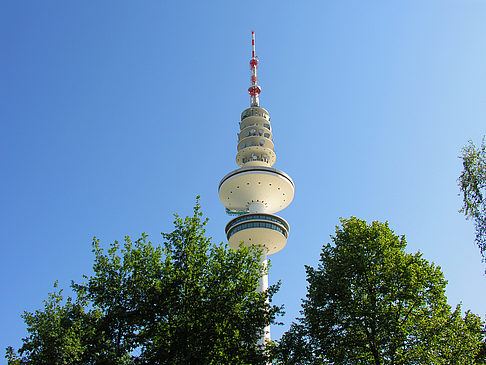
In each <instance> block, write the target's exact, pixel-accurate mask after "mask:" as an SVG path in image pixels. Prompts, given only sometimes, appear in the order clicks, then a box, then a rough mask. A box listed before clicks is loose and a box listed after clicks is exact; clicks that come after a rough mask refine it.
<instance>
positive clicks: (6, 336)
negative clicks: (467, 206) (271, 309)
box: [0, 0, 486, 351]
mask: <svg viewBox="0 0 486 365" xmlns="http://www.w3.org/2000/svg"><path fill="white" fill-rule="evenodd" d="M485 19H486V2H484V1H482V0H481V1H480V0H457V1H449V0H429V1H423V0H407V1H358V0H349V1H338V0H334V1H322V0H319V1H300V2H297V1H282V0H279V1H276V0H268V1H267V0H265V1H253V2H250V1H227V0H225V1H219V2H216V1H204V2H203V1H149V0H146V1H143V2H134V1H54V0H52V1H33V0H32V1H27V0H25V1H15V0H4V1H2V2H1V4H0V34H1V35H2V36H1V37H0V49H1V54H2V56H1V57H0V84H1V88H0V123H1V129H0V131H1V135H0V136H1V143H0V153H1V156H2V158H1V160H0V161H1V166H0V167H1V170H0V171H1V174H2V178H1V180H0V186H1V189H0V215H1V216H0V227H1V233H2V240H1V242H2V243H1V245H2V255H1V256H0V260H1V262H0V274H1V275H0V280H1V282H0V288H1V293H2V295H1V297H2V301H1V304H0V306H1V307H0V315H1V319H0V323H1V328H2V329H1V331H0V347H1V348H2V349H3V348H5V347H6V346H7V345H13V346H16V347H18V346H19V345H20V338H21V337H23V336H25V334H26V332H25V326H24V324H23V321H22V319H21V318H20V314H21V313H22V312H23V311H24V310H29V311H32V310H35V309H37V308H41V307H42V300H44V299H45V298H46V297H47V293H48V292H49V291H51V290H52V285H53V283H54V281H55V280H59V282H60V286H62V287H68V286H69V284H70V281H71V280H75V281H80V280H81V279H82V278H81V277H82V275H83V274H86V273H90V272H91V265H92V260H93V256H92V253H91V240H92V237H93V236H97V237H98V238H99V239H100V240H101V241H102V242H103V243H105V244H106V245H107V244H109V243H111V242H112V241H114V240H115V239H119V240H122V239H123V237H124V236H125V235H127V234H128V235H130V236H132V237H133V238H136V237H138V236H139V235H140V233H142V232H146V233H147V234H149V235H150V237H151V239H152V241H153V242H161V241H162V239H161V236H160V232H161V231H164V232H169V231H170V230H171V228H172V220H173V219H172V214H173V213H175V212H178V213H180V214H182V215H185V214H190V213H191V210H192V206H193V204H194V202H195V197H196V195H198V194H199V195H201V202H202V207H203V210H204V212H205V213H206V215H207V216H209V217H210V222H209V225H208V234H209V235H210V236H212V237H213V239H214V241H215V242H220V241H223V240H224V239H225V237H224V226H225V224H226V222H227V221H228V220H229V219H230V218H229V217H228V216H226V215H225V213H224V208H223V206H222V205H221V203H220V202H219V199H218V193H217V188H218V183H219V181H220V179H221V178H222V177H223V176H224V175H225V174H226V173H228V172H229V171H230V170H232V169H234V168H236V163H235V160H234V158H235V154H236V132H237V131H238V120H239V116H240V113H241V111H242V110H243V109H245V108H246V107H247V106H248V105H249V96H248V94H247V88H248V86H249V82H250V81H249V78H250V70H249V66H248V61H249V58H250V43H251V42H250V36H251V30H252V29H254V30H255V32H256V48H257V54H258V56H259V57H260V66H259V81H260V84H261V86H262V89H263V91H262V94H261V99H260V100H261V105H262V106H263V107H264V108H266V109H267V110H268V111H269V112H270V116H271V117H272V127H273V132H274V141H275V146H276V147H275V150H276V153H277V163H276V164H275V167H276V168H279V169H281V170H283V171H285V172H286V173H288V174H289V175H290V176H291V177H292V178H293V179H294V181H295V185H296V192H295V198H294V201H293V203H292V204H291V205H290V206H289V207H288V208H287V209H285V210H284V211H282V212H280V213H279V214H280V215H281V216H282V217H284V218H285V219H287V221H288V222H289V223H290V226H291V231H290V236H289V240H288V243H287V246H286V248H285V249H284V250H283V251H281V252H280V253H278V254H276V255H273V256H271V260H272V265H273V267H272V269H271V272H270V281H271V282H275V281H276V280H282V288H281V290H280V292H279V294H278V295H277V297H276V303H278V304H285V307H286V311H287V315H286V317H284V318H283V321H284V322H285V326H282V327H276V328H273V329H272V331H273V338H279V337H280V335H281V333H282V331H284V330H285V329H286V328H287V327H288V325H289V324H290V323H291V322H292V320H293V319H294V318H295V317H296V316H298V311H299V307H300V299H301V298H302V297H304V296H305V293H306V280H305V270H304V265H316V264H317V261H318V259H319V252H320V249H321V247H322V244H323V243H327V242H329V235H330V234H332V233H333V232H334V227H335V226H336V225H337V224H338V223H339V217H349V216H357V217H359V218H362V219H365V220H369V221H371V220H380V221H385V220H388V221H389V224H390V226H391V227H392V229H394V230H395V232H396V233H398V234H404V235H405V236H406V237H407V241H408V247H407V251H408V252H416V251H418V250H420V251H421V252H423V254H424V256H425V258H427V259H428V260H430V261H433V262H435V263H437V264H438V265H440V266H441V267H442V269H443V271H444V273H445V276H446V278H447V279H448V280H449V285H448V289H447V294H448V297H449V302H450V304H451V305H453V306H455V305H456V304H457V303H459V302H461V301H462V302H463V306H464V308H465V309H467V308H471V309H472V310H473V312H475V313H477V314H480V315H481V316H482V317H483V318H485V315H486V309H485V307H486V290H485V284H486V276H485V275H484V269H485V268H486V264H484V263H482V262H481V258H480V254H479V250H478V248H477V247H476V246H475V245H474V230H473V223H472V222H470V221H466V220H465V219H464V217H463V216H461V215H460V214H459V213H458V210H459V209H460V207H461V198H460V196H459V195H458V187H457V181H456V180H457V177H458V176H459V174H460V171H461V162H460V160H459V159H458V155H459V154H460V150H461V146H463V145H464V144H466V143H467V141H468V140H469V139H472V140H473V141H475V142H476V143H478V142H480V140H481V137H482V135H484V134H485V133H486V122H485V121H486V43H485V41H484V40H485V37H486V21H485ZM1 351H3V350H1Z"/></svg>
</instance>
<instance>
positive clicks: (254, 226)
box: [218, 31, 295, 345]
mask: <svg viewBox="0 0 486 365" xmlns="http://www.w3.org/2000/svg"><path fill="white" fill-rule="evenodd" d="M251 35H252V37H251V44H252V52H251V59H250V69H251V84H250V87H249V88H248V93H249V94H250V107H249V108H247V109H245V110H244V111H243V112H242V113H241V121H240V132H239V133H238V145H237V154H236V163H237V164H238V166H239V168H238V169H236V170H233V171H231V172H230V173H228V174H227V175H226V176H225V177H223V179H222V180H221V182H220V183H219V188H218V192H219V199H220V200H221V202H222V203H223V205H224V206H225V207H226V212H227V213H228V214H230V215H235V216H236V217H235V218H233V219H232V220H230V221H229V222H228V224H227V225H226V228H225V232H226V237H227V238H228V244H229V246H230V247H231V248H233V249H235V250H236V249H238V248H239V247H240V244H241V243H243V244H244V245H245V246H258V247H261V248H262V251H263V254H262V256H261V257H260V263H261V268H262V277H261V278H260V281H259V284H258V288H257V290H258V291H260V292H266V291H267V290H268V274H267V255H272V254H274V253H276V252H278V251H280V250H281V249H283V248H284V247H285V245H286V243H287V237H288V233H289V229H290V227H289V224H288V223H287V221H285V219H283V218H281V217H279V216H277V215H275V214H274V213H276V212H279V211H281V210H282V209H284V208H286V207H287V206H288V205H289V204H290V203H291V201H292V199H293V197H294V189H295V187H294V182H293V181H292V179H291V178H290V176H288V175H287V174H286V173H284V172H283V171H280V170H277V169H275V168H273V167H272V166H273V164H274V163H275V161H276V155H275V152H274V144H273V135H272V128H271V125H270V115H269V113H268V111H266V110H265V109H264V108H262V107H260V99H259V96H260V92H261V87H260V86H259V85H258V79H257V68H258V57H257V56H256V54H255V32H253V31H252V32H251ZM267 341H270V327H266V328H265V329H264V330H263V331H262V337H261V339H260V341H259V344H261V345H264V344H265V343H266V342H267Z"/></svg>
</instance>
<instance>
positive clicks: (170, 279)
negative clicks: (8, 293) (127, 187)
mask: <svg viewBox="0 0 486 365" xmlns="http://www.w3.org/2000/svg"><path fill="white" fill-rule="evenodd" d="M201 216H202V213H201V212H200V207H199V204H197V205H196V207H195V209H194V214H193V216H191V217H186V218H185V219H181V218H179V217H177V216H176V218H175V221H174V225H175V229H174V231H173V232H172V233H169V234H163V237H164V239H165V242H164V244H163V245H162V246H153V245H152V244H151V242H149V241H148V240H147V236H146V235H145V234H143V235H142V237H141V238H140V239H138V240H136V241H135V242H132V241H131V240H130V239H129V238H128V237H126V238H125V243H124V245H123V246H122V247H120V245H119V244H118V243H117V242H115V243H114V244H112V245H111V246H110V248H109V249H108V250H107V251H106V252H105V250H103V248H102V247H101V246H100V244H99V242H98V240H96V239H95V240H94V243H93V252H94V254H95V262H94V265H93V271H94V274H93V275H92V276H90V277H86V282H85V283H81V284H75V283H73V284H72V289H73V291H74V293H75V295H76V296H77V298H78V299H77V300H76V301H72V300H71V299H69V300H68V301H67V303H66V304H65V305H61V304H60V303H61V300H62V298H61V297H60V296H59V295H57V294H53V295H51V297H50V300H48V301H47V302H46V307H45V309H44V311H36V312H35V313H26V314H25V315H24V319H25V321H26V323H27V325H28V328H27V330H28V332H29V334H30V336H29V337H27V338H26V339H24V340H23V341H24V343H23V346H22V347H21V348H20V349H19V350H18V355H17V354H16V353H15V351H14V350H13V349H12V348H10V349H7V358H9V363H10V364H33V363H35V364H64V363H66V364H67V363H69V364H99V363H103V364H123V363H128V364H225V363H227V364H229V363H232V364H233V363H234V364H266V362H267V361H268V356H267V352H266V349H265V348H264V347H261V346H259V345H257V340H258V339H259V338H260V336H261V333H262V329H263V328H264V327H265V326H266V325H269V324H270V323H273V322H274V319H275V316H276V315H277V314H278V313H279V312H280V308H279V307H277V306H274V305H271V304H269V301H268V300H271V297H272V295H273V294H274V293H275V291H276V290H277V289H278V288H277V287H275V286H273V287H271V288H270V289H269V291H268V292H267V293H259V292H257V291H256V288H257V285H258V280H259V278H260V276H261V274H262V270H264V268H263V267H262V266H261V264H260V262H259V260H258V258H259V255H260V254H261V250H259V249H258V248H245V247H241V249H240V250H237V251H234V250H231V249H228V248H227V246H225V245H222V244H220V245H214V244H212V243H211V241H210V239H209V238H206V237H205V236H204V234H205V231H204V226H205V224H206V221H207V220H205V221H202V220H201ZM73 306H74V307H75V308H74V309H73ZM87 308H90V310H88V309H87ZM66 319H67V320H66ZM56 326H57V327H56ZM51 328H56V329H57V328H59V330H56V331H54V333H53V336H50V329H51ZM79 328H81V329H82V330H81V331H79V330H78V329H79ZM62 332H64V333H67V334H68V336H69V338H67V339H64V338H62V337H60V338H51V337H56V333H62ZM39 341H42V342H43V345H42V346H40V347H39V345H38V343H39ZM59 344H61V345H65V344H68V346H67V347H66V346H64V347H62V346H59ZM65 347H66V348H65ZM38 354H40V355H41V356H42V357H36V356H37V355H38ZM65 359H66V360H65Z"/></svg>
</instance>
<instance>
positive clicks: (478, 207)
mask: <svg viewBox="0 0 486 365" xmlns="http://www.w3.org/2000/svg"><path fill="white" fill-rule="evenodd" d="M461 159H462V165H463V171H462V173H461V176H459V180H458V181H459V187H460V189H461V193H462V196H463V206H462V209H461V210H460V211H461V212H462V213H464V215H465V216H466V217H467V218H468V219H469V218H472V219H473V220H474V226H475V228H476V244H477V245H478V246H479V249H480V250H481V254H482V256H483V258H484V259H486V143H485V139H484V138H483V140H482V143H481V145H480V146H478V147H476V146H475V145H474V143H473V142H472V141H469V144H468V145H467V146H465V147H464V148H463V149H462V155H461Z"/></svg>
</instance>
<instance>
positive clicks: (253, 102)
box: [248, 31, 262, 107]
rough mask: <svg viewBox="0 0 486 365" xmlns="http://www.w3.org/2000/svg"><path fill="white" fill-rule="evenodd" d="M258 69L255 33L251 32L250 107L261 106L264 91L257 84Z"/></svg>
mask: <svg viewBox="0 0 486 365" xmlns="http://www.w3.org/2000/svg"><path fill="white" fill-rule="evenodd" d="M257 67H258V58H257V57H256V56H255V32H254V31H251V59H250V68H251V85H250V87H249V88H248V93H249V94H250V106H257V107H258V106H260V100H259V98H258V96H259V95H260V92H261V91H262V88H261V87H260V86H258V84H257V81H258V79H257Z"/></svg>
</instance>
